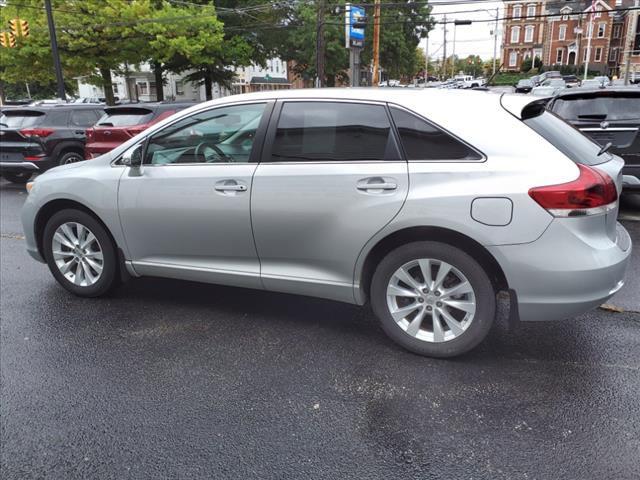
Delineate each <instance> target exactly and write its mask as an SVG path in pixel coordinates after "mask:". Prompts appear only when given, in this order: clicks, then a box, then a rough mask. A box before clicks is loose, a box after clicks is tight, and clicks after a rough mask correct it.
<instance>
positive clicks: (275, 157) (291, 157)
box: [271, 102, 399, 162]
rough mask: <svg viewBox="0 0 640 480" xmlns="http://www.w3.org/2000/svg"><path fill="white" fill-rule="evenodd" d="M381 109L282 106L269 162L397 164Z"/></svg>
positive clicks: (317, 104) (334, 105) (308, 104)
mask: <svg viewBox="0 0 640 480" xmlns="http://www.w3.org/2000/svg"><path fill="white" fill-rule="evenodd" d="M397 159H399V155H398V152H397V149H396V147H395V142H394V141H393V136H392V135H391V123H390V122H389V117H388V115H387V112H386V109H385V107H384V106H382V105H367V104H360V103H342V102H288V103H285V104H284V105H283V106H282V112H281V113H280V118H279V120H278V127H277V130H276V137H275V140H274V143H273V148H272V152H271V161H272V162H314V161H316V162H318V161H335V162H345V161H379V160H397Z"/></svg>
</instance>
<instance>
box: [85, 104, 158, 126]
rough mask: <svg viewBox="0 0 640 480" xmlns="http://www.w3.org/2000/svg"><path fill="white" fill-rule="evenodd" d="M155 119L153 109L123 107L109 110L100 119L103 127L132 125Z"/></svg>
mask: <svg viewBox="0 0 640 480" xmlns="http://www.w3.org/2000/svg"><path fill="white" fill-rule="evenodd" d="M152 119H153V111H151V110H149V109H148V108H122V109H113V110H107V111H106V113H105V114H104V115H103V116H102V118H100V120H98V123H97V125H98V126H101V127H131V126H134V125H142V124H144V123H148V122H150V121H151V120H152Z"/></svg>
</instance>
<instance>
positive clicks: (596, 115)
mask: <svg viewBox="0 0 640 480" xmlns="http://www.w3.org/2000/svg"><path fill="white" fill-rule="evenodd" d="M553 111H554V112H555V113H557V114H558V115H559V116H561V117H562V118H566V119H569V120H617V121H624V120H628V121H640V95H638V96H631V95H629V96H619V97H609V96H603V97H595V98H570V97H569V98H559V99H557V100H556V101H555V103H554V104H553Z"/></svg>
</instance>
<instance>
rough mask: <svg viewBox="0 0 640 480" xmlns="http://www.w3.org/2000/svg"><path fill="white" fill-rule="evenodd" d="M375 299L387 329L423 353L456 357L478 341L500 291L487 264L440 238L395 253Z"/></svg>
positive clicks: (378, 277) (377, 277)
mask: <svg viewBox="0 0 640 480" xmlns="http://www.w3.org/2000/svg"><path fill="white" fill-rule="evenodd" d="M371 304H372V307H373V310H374V312H375V314H376V316H377V317H378V318H379V319H380V321H381V324H382V328H383V329H384V331H385V332H386V333H387V334H388V335H389V336H390V337H391V338H392V339H393V340H394V341H396V342H397V343H399V344H400V345H401V346H403V347H404V348H406V349H407V350H410V351H412V352H414V353H418V354H420V355H426V356H432V357H453V356H456V355H460V354H462V353H465V352H467V351H469V350H471V349H472V348H474V347H475V346H476V345H478V344H479V343H480V342H481V341H482V340H483V339H484V338H485V336H486V335H487V333H488V332H489V329H490V328H491V324H492V323H493V319H494V316H495V311H496V292H495V291H494V288H493V285H492V283H491V280H490V279H489V277H488V275H487V273H486V272H485V271H484V269H483V268H482V266H481V265H480V264H479V263H478V262H476V261H475V260H474V259H473V258H472V257H471V256H469V255H468V254H467V253H465V252H464V251H462V250H460V249H458V248H455V247H452V246H449V245H446V244H443V243H439V242H415V243H410V244H407V245H404V246H402V247H399V248H397V249H396V250H393V251H392V252H390V253H389V254H388V255H387V256H386V257H385V258H384V259H383V260H382V261H381V262H380V264H379V265H378V267H377V269H376V271H375V273H374V276H373V280H372V284H371Z"/></svg>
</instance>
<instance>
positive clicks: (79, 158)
mask: <svg viewBox="0 0 640 480" xmlns="http://www.w3.org/2000/svg"><path fill="white" fill-rule="evenodd" d="M82 160H83V158H82V156H81V155H78V154H77V153H74V154H71V155H67V156H66V157H65V158H63V159H62V160H61V161H60V165H69V164H70V163H76V162H80V161H82Z"/></svg>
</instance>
